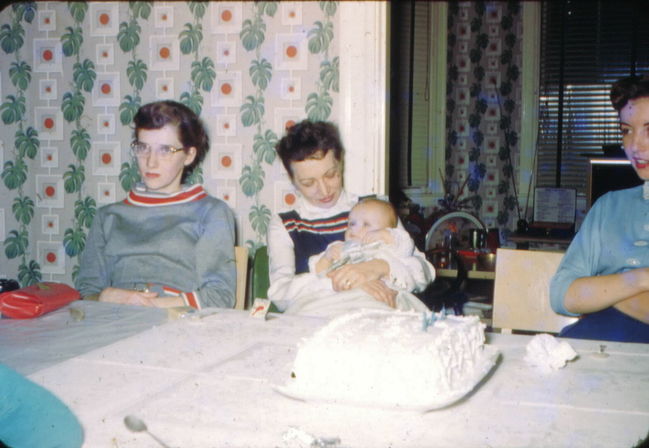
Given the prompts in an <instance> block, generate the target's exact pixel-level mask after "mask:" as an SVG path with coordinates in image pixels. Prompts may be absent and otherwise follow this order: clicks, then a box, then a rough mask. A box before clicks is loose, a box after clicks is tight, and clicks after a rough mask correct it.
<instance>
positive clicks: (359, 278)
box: [327, 259, 390, 291]
mask: <svg viewBox="0 0 649 448" xmlns="http://www.w3.org/2000/svg"><path fill="white" fill-rule="evenodd" d="M389 274H390V265H388V263H387V261H385V260H381V259H375V260H370V261H364V262H362V263H355V264H346V265H344V266H342V267H341V268H339V269H336V270H335V271H333V272H330V273H328V274H327V276H328V277H329V278H330V279H331V284H332V286H333V288H334V291H347V290H349V289H354V288H358V287H360V286H362V285H364V284H365V283H367V282H369V281H372V280H380V279H381V278H383V277H385V276H387V275H389Z"/></svg>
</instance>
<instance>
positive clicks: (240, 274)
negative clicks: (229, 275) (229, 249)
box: [234, 246, 248, 310]
mask: <svg viewBox="0 0 649 448" xmlns="http://www.w3.org/2000/svg"><path fill="white" fill-rule="evenodd" d="M234 262H235V264H236V266H237V290H236V293H235V302H234V309H236V310H243V309H245V307H246V283H247V281H248V248H247V247H243V246H235V247H234Z"/></svg>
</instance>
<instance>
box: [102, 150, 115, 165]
mask: <svg viewBox="0 0 649 448" xmlns="http://www.w3.org/2000/svg"><path fill="white" fill-rule="evenodd" d="M112 161H113V156H112V155H111V153H109V152H105V153H103V154H102V155H101V163H103V164H104V165H110V162H112Z"/></svg>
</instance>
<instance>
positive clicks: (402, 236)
mask: <svg viewBox="0 0 649 448" xmlns="http://www.w3.org/2000/svg"><path fill="white" fill-rule="evenodd" d="M397 225H398V218H397V214H396V211H395V209H394V207H393V206H392V204H390V203H389V202H386V201H381V200H378V199H365V200H362V201H361V202H359V203H358V204H356V205H355V206H354V207H353V208H352V209H351V211H350V213H349V224H348V228H347V231H346V232H345V241H344V242H342V241H336V242H334V243H331V244H330V245H329V246H328V247H327V249H326V250H325V251H324V252H322V253H321V254H318V255H314V256H312V257H311V258H310V259H309V273H306V274H302V276H301V277H300V279H299V281H294V282H293V285H292V287H291V288H290V289H289V291H288V293H287V295H286V297H285V299H286V302H287V303H288V306H287V307H286V308H285V310H284V311H285V312H286V313H289V314H291V313H294V314H308V315H318V316H327V317H333V316H336V315H340V314H344V313H346V312H349V311H353V310H357V309H360V308H388V309H390V308H389V306H388V305H386V304H385V303H383V302H380V301H378V300H376V299H374V298H373V297H372V296H371V295H369V294H368V293H366V292H365V291H363V289H362V288H354V289H350V290H347V291H334V289H333V286H332V282H331V279H329V278H328V277H327V276H326V274H327V273H328V272H331V271H333V270H335V269H338V268H339V267H341V266H343V265H344V264H347V263H358V262H361V261H367V260H371V259H376V258H381V259H384V260H386V261H387V262H389V263H390V264H391V266H396V265H398V264H399V260H401V259H402V258H405V257H408V256H410V255H412V253H413V251H414V243H413V241H412V239H411V238H410V235H408V233H407V232H406V231H405V230H403V229H401V228H399V227H397ZM397 271H400V275H393V273H392V270H391V274H390V276H389V278H385V279H383V281H384V282H385V284H386V285H387V286H388V287H389V288H392V289H393V290H396V291H397V296H396V299H395V302H396V308H397V309H400V310H416V311H427V310H428V308H427V307H426V305H424V304H423V303H422V302H421V301H420V300H419V299H418V298H417V297H415V296H414V295H413V294H412V293H411V292H410V291H411V288H410V285H411V284H412V281H411V279H408V275H407V272H405V275H404V269H403V268H401V269H397Z"/></svg>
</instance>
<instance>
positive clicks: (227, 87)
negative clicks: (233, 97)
mask: <svg viewBox="0 0 649 448" xmlns="http://www.w3.org/2000/svg"><path fill="white" fill-rule="evenodd" d="M221 93H222V94H223V95H229V94H231V93H232V84H230V83H229V82H224V83H223V84H221Z"/></svg>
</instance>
